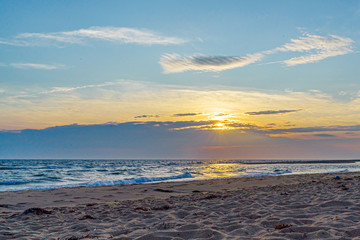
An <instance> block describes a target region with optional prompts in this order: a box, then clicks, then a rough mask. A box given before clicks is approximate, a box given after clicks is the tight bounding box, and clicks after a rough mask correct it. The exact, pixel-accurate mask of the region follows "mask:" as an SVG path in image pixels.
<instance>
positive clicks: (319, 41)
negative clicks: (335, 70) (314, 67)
mask: <svg viewBox="0 0 360 240" xmlns="http://www.w3.org/2000/svg"><path fill="white" fill-rule="evenodd" d="M353 42H354V41H353V40H352V39H350V38H345V37H340V36H337V35H328V36H319V35H312V34H305V35H304V36H303V37H300V38H298V39H291V40H290V43H286V44H284V45H283V46H281V47H277V48H274V49H271V50H266V51H262V52H259V53H254V54H248V55H246V56H235V57H234V56H206V55H199V56H189V57H181V56H180V55H178V54H164V55H162V56H161V58H160V62H159V63H160V64H161V66H162V67H163V70H164V73H178V72H185V71H190V70H195V71H204V72H220V71H224V70H228V69H233V68H239V67H244V66H247V65H249V64H252V63H255V62H258V61H260V60H262V59H263V58H264V56H269V55H273V54H276V53H279V52H300V53H306V55H303V56H299V57H293V58H290V59H287V60H281V61H276V62H271V63H284V64H285V65H287V66H295V65H298V64H306V63H314V62H318V61H320V60H323V59H326V58H329V57H334V56H338V55H344V54H348V53H351V52H353V50H352V44H353ZM267 64H269V63H267Z"/></svg>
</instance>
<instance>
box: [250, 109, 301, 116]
mask: <svg viewBox="0 0 360 240" xmlns="http://www.w3.org/2000/svg"><path fill="white" fill-rule="evenodd" d="M298 111H301V109H298V110H267V111H258V112H246V113H245V114H248V115H267V114H282V113H291V112H298Z"/></svg>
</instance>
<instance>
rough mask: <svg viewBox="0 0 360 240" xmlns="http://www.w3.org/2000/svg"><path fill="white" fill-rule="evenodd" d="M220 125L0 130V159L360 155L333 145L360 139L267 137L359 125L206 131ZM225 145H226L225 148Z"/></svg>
mask: <svg viewBox="0 0 360 240" xmlns="http://www.w3.org/2000/svg"><path fill="white" fill-rule="evenodd" d="M215 123H216V122H214V121H202V122H194V121H179V122H158V121H152V122H127V123H108V124H98V125H76V124H74V125H67V126H58V127H50V128H46V129H41V130H34V129H25V130H21V131H12V132H11V131H0V158H84V159H87V158H100V159H101V158H116V159H121V158H123V159H124V158H126V159H132V158H142V159H150V158H165V159H166V158H238V159H251V158H258V159H267V158H277V159H279V158H282V159H284V158H322V157H325V158H326V157H327V158H357V157H358V155H357V154H359V151H355V152H351V151H348V150H341V149H340V150H339V149H336V148H334V145H333V144H336V143H341V144H345V143H348V142H349V143H354V142H355V143H359V140H356V139H355V140H347V139H336V138H331V139H325V140H322V141H319V140H297V139H287V138H277V137H269V136H267V135H266V134H274V133H284V132H318V131H326V130H333V131H334V130H335V131H336V130H347V131H349V132H351V131H359V130H360V127H359V126H350V127H340V126H339V127H336V128H331V129H329V128H293V129H286V130H285V129H279V130H268V131H265V130H264V131H261V130H260V129H256V126H252V125H242V124H234V123H231V124H232V125H231V127H238V128H239V129H238V130H230V131H212V130H211V131H209V130H204V129H209V126H211V125H212V124H215ZM229 126H230V125H229ZM184 128H185V129H184ZM174 129H180V130H174ZM317 134H319V133H317ZM324 134H328V133H324ZM322 136H324V135H322ZM327 136H328V135H327ZM328 143H330V144H328ZM214 146H215V147H214ZM222 146H224V147H223V148H222ZM229 146H230V147H229ZM244 146H245V147H244ZM249 146H250V147H249ZM229 149H230V150H229Z"/></svg>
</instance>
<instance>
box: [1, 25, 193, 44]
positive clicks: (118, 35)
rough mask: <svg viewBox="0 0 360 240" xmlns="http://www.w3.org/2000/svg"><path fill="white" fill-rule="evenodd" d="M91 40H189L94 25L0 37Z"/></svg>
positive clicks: (22, 40)
mask: <svg viewBox="0 0 360 240" xmlns="http://www.w3.org/2000/svg"><path fill="white" fill-rule="evenodd" d="M90 40H98V41H108V42H117V43H135V44H141V45H153V44H157V45H169V44H182V43H185V42H187V40H185V39H181V38H177V37H168V36H163V35H161V34H158V33H155V32H152V31H150V30H140V29H136V28H124V27H97V26H94V27H90V28H85V29H79V30H74V31H64V32H50V33H21V34H19V35H17V36H16V37H15V38H13V39H10V40H6V39H0V44H6V45H13V46H40V45H59V44H62V45H64V44H84V43H86V42H87V41H90Z"/></svg>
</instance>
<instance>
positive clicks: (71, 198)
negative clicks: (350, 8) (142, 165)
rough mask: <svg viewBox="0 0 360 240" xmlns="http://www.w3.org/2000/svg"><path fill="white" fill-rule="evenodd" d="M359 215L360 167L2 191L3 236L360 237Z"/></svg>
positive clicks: (0, 219)
mask: <svg viewBox="0 0 360 240" xmlns="http://www.w3.org/2000/svg"><path fill="white" fill-rule="evenodd" d="M335 176H340V179H336V178H335ZM359 221H360V173H342V174H313V175H290V176H276V177H261V178H233V179H218V180H207V181H188V182H167V183H156V184H140V185H119V186H108V187H84V188H68V189H56V190H35V191H20V192H2V193H0V239H1V240H3V239H72V240H74V239H360V222H359Z"/></svg>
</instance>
